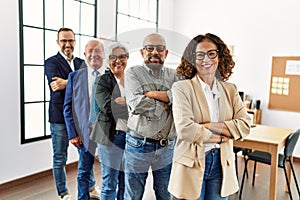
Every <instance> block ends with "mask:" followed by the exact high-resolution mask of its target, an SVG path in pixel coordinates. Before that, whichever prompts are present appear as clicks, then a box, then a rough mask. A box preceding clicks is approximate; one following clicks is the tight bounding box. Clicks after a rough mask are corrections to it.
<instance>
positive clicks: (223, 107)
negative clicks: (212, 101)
mask: <svg viewBox="0 0 300 200" xmlns="http://www.w3.org/2000/svg"><path fill="white" fill-rule="evenodd" d="M217 87H218V90H219V93H220V96H219V122H224V121H225V116H226V105H225V101H227V100H226V94H225V92H224V89H223V85H222V83H221V82H220V81H217Z"/></svg>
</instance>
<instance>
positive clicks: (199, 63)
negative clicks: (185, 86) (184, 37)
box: [195, 40, 219, 81]
mask: <svg viewBox="0 0 300 200" xmlns="http://www.w3.org/2000/svg"><path fill="white" fill-rule="evenodd" d="M214 50H217V46H216V45H215V44H214V43H213V42H211V41H210V40H203V41H202V42H200V43H199V44H198V45H197V47H196V51H195V52H196V55H195V56H197V54H200V55H204V58H203V59H201V58H202V57H203V56H199V57H200V59H197V57H196V68H197V75H198V76H199V77H200V78H201V79H202V80H204V81H205V80H207V78H209V79H212V78H214V77H215V74H216V71H217V69H218V63H219V58H218V55H216V57H215V58H213V57H214V56H215V55H213V54H212V52H216V51H214ZM206 53H208V54H210V55H209V56H208V55H207V54H206ZM209 57H210V58H209Z"/></svg>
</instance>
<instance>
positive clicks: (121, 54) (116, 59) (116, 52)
mask: <svg viewBox="0 0 300 200" xmlns="http://www.w3.org/2000/svg"><path fill="white" fill-rule="evenodd" d="M127 60H128V54H127V53H126V51H125V50H124V49H123V48H121V47H117V48H115V49H113V50H112V53H111V54H110V55H109V67H110V69H111V71H112V73H113V74H114V75H115V76H117V77H121V76H123V75H124V70H125V68H126V66H127Z"/></svg>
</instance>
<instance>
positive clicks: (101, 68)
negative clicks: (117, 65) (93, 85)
mask: <svg viewBox="0 0 300 200" xmlns="http://www.w3.org/2000/svg"><path fill="white" fill-rule="evenodd" d="M85 64H86V66H87V69H88V74H90V75H93V71H95V70H94V69H93V68H92V67H91V66H90V65H89V63H88V62H86V61H85ZM97 71H98V72H99V75H102V74H103V73H104V71H105V67H104V66H102V67H100V69H97Z"/></svg>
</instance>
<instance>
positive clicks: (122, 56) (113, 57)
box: [108, 53, 129, 62]
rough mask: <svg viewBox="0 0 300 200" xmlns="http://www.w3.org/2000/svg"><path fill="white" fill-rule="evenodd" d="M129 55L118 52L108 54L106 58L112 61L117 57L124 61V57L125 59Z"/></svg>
mask: <svg viewBox="0 0 300 200" xmlns="http://www.w3.org/2000/svg"><path fill="white" fill-rule="evenodd" d="M128 57H129V56H128V54H127V53H126V54H120V55H109V57H108V59H109V60H110V61H111V62H114V61H116V60H117V59H119V60H122V61H124V60H125V59H127V58H128Z"/></svg>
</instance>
